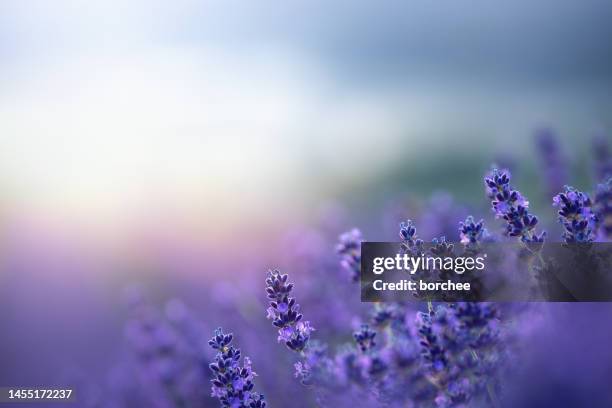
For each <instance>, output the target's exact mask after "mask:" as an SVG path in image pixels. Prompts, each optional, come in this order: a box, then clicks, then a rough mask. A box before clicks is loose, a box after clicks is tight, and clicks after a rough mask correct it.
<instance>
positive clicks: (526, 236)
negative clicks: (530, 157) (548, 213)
mask: <svg viewBox="0 0 612 408" xmlns="http://www.w3.org/2000/svg"><path fill="white" fill-rule="evenodd" d="M485 186H486V188H487V196H488V197H489V199H490V200H491V205H492V208H493V212H495V216H496V217H497V218H502V219H504V220H505V221H506V230H505V233H506V235H509V236H511V237H519V238H520V239H521V241H523V242H525V243H542V242H544V237H545V236H546V232H542V233H541V234H540V235H537V234H536V232H535V226H536V225H537V223H538V218H537V217H536V216H535V215H532V214H530V213H529V211H528V207H529V201H527V200H526V199H525V197H523V195H521V193H520V192H519V191H517V190H514V189H513V188H512V186H510V173H509V172H508V171H504V170H497V169H494V170H493V171H492V172H491V174H489V175H488V176H487V177H485Z"/></svg>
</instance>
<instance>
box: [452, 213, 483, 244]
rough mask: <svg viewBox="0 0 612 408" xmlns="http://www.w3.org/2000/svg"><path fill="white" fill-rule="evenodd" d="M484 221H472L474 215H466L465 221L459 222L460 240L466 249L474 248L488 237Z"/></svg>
mask: <svg viewBox="0 0 612 408" xmlns="http://www.w3.org/2000/svg"><path fill="white" fill-rule="evenodd" d="M488 235H489V234H488V232H487V229H486V228H485V227H484V221H483V220H480V221H478V222H475V221H474V217H472V216H471V215H470V216H468V217H467V218H466V219H465V221H463V222H460V223H459V239H460V242H461V243H462V244H463V245H464V246H465V247H466V248H468V249H471V248H476V247H478V245H479V244H480V243H481V242H482V241H484V240H485V239H486V238H487V237H488Z"/></svg>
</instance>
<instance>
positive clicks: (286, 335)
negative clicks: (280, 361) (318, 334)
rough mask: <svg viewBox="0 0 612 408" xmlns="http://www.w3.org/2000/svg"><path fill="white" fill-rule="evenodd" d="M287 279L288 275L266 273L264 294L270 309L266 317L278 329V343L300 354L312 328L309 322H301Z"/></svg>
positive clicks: (300, 315) (291, 286) (274, 272)
mask: <svg viewBox="0 0 612 408" xmlns="http://www.w3.org/2000/svg"><path fill="white" fill-rule="evenodd" d="M288 277H289V275H286V274H285V275H283V274H281V273H280V271H278V270H270V271H268V277H267V279H266V292H267V294H268V299H269V300H270V307H268V310H267V312H268V315H267V317H268V319H272V324H273V325H274V326H276V327H278V341H279V342H281V341H282V342H284V343H285V345H286V346H287V347H289V348H290V349H291V350H293V351H297V352H301V351H303V350H304V348H306V345H307V344H308V340H310V334H311V333H312V332H313V331H314V328H313V327H312V326H310V322H308V321H303V320H302V314H301V313H299V310H300V305H299V304H297V303H296V301H295V299H294V298H292V297H290V296H289V295H290V294H291V291H292V290H293V283H288V282H287V279H288Z"/></svg>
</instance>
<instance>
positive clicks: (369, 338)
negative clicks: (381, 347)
mask: <svg viewBox="0 0 612 408" xmlns="http://www.w3.org/2000/svg"><path fill="white" fill-rule="evenodd" d="M374 337H376V332H375V331H374V330H371V329H370V327H369V326H368V325H367V324H362V325H361V328H360V329H359V330H357V331H356V332H355V333H353V338H354V339H355V342H357V345H358V346H359V349H360V350H361V351H362V352H364V353H365V352H367V351H368V350H370V349H371V348H372V347H374V346H375V345H376V342H375V341H374Z"/></svg>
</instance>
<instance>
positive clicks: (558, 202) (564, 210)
mask: <svg viewBox="0 0 612 408" xmlns="http://www.w3.org/2000/svg"><path fill="white" fill-rule="evenodd" d="M553 205H554V206H555V207H559V212H558V214H559V222H560V223H561V224H562V225H563V227H564V228H565V231H564V232H563V238H564V239H565V242H567V243H573V242H593V239H594V238H595V235H594V230H595V224H596V218H595V215H594V214H593V212H592V211H591V205H592V203H591V199H590V198H589V196H588V195H587V194H586V193H583V192H581V191H578V190H576V189H575V188H573V187H570V186H566V187H565V191H564V192H563V193H559V194H557V195H556V196H555V197H554V198H553Z"/></svg>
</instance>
